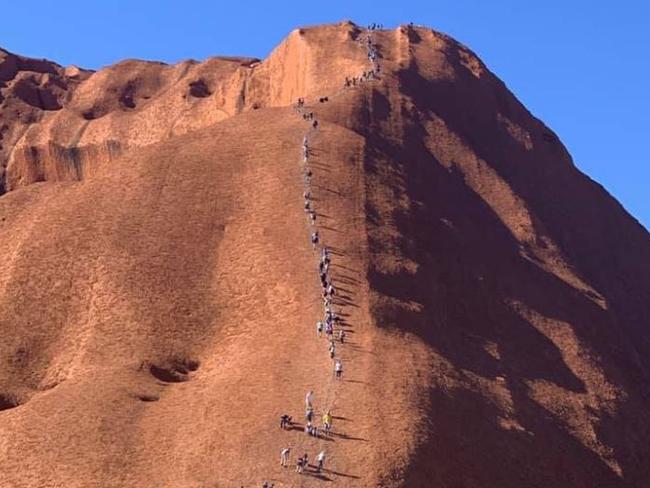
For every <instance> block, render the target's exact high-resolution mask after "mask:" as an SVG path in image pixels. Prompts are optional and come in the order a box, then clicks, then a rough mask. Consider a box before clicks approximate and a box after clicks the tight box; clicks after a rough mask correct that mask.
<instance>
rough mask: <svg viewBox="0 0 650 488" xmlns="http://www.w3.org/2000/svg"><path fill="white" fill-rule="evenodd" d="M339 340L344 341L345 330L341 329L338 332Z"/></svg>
mask: <svg viewBox="0 0 650 488" xmlns="http://www.w3.org/2000/svg"><path fill="white" fill-rule="evenodd" d="M339 341H341V344H343V343H344V342H345V331H344V330H343V329H341V331H340V332H339Z"/></svg>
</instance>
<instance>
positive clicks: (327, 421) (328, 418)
mask: <svg viewBox="0 0 650 488" xmlns="http://www.w3.org/2000/svg"><path fill="white" fill-rule="evenodd" d="M323 429H324V430H325V434H327V435H329V433H330V431H331V430H332V414H331V413H330V411H329V410H328V411H327V412H325V415H323Z"/></svg>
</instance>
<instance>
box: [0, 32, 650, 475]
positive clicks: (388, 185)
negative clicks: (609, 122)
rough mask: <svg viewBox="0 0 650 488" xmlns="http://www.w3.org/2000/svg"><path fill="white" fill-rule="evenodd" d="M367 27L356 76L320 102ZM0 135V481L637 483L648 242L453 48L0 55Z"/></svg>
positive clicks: (379, 36) (432, 35)
mask: <svg viewBox="0 0 650 488" xmlns="http://www.w3.org/2000/svg"><path fill="white" fill-rule="evenodd" d="M368 38H370V39H371V44H372V45H374V46H376V50H377V53H378V60H377V64H378V66H379V67H380V71H379V73H378V78H377V79H371V80H365V81H363V82H355V83H354V85H352V86H350V87H344V80H345V78H346V77H354V76H359V75H361V74H362V73H363V72H364V71H368V70H370V69H371V68H370V66H371V65H370V64H369V61H368V56H367V55H368V49H367V39H368ZM325 96H326V97H327V101H323V102H319V98H322V97H325ZM298 97H304V98H305V100H306V108H305V111H306V112H313V113H314V117H315V119H316V120H317V121H318V127H317V128H316V129H315V130H312V131H311V132H309V134H310V135H309V159H308V164H309V168H311V170H312V171H313V177H312V184H311V190H312V193H313V197H314V205H315V208H316V210H317V212H318V217H317V228H318V230H319V233H320V236H321V239H322V241H323V242H324V243H325V244H327V245H328V246H329V247H330V248H331V250H332V266H331V268H330V270H331V275H332V278H333V281H334V283H335V285H337V288H338V293H337V295H336V296H335V300H334V303H335V310H337V311H338V312H339V313H340V315H341V317H342V318H343V323H341V324H339V327H341V328H344V329H345V330H346V331H348V341H347V342H346V343H345V344H337V356H338V357H340V358H341V359H342V361H343V364H344V377H343V380H335V379H334V378H333V375H332V360H331V359H330V357H329V355H328V354H327V341H326V339H324V338H318V337H317V336H316V332H315V330H314V329H315V322H316V321H317V320H319V319H322V314H323V306H322V300H321V290H320V286H319V282H318V278H317V275H316V273H317V264H318V257H317V253H316V252H315V251H314V250H313V249H312V246H311V244H310V242H309V232H310V231H309V224H308V220H307V218H306V216H305V213H304V212H303V200H302V193H303V191H304V189H305V188H304V181H303V170H304V165H303V157H302V153H301V145H302V141H303V137H304V136H305V134H306V133H307V131H308V130H309V127H311V124H312V121H311V120H310V121H305V120H303V118H302V117H301V116H300V114H299V113H297V111H296V110H295V109H294V108H293V107H292V106H291V105H292V104H293V103H294V102H295V101H296V99H297V98H298ZM0 117H1V119H0V145H1V148H0V163H1V165H2V168H3V175H2V179H1V180H2V190H3V192H4V194H3V195H2V196H1V197H0V249H2V251H3V259H2V261H1V262H0V263H1V264H0V327H1V330H2V338H1V339H0V360H2V362H3V365H4V367H3V368H2V369H0V410H1V411H0V439H2V440H1V442H0V446H1V448H0V459H1V464H2V467H3V468H2V470H0V485H1V486H17V487H18V486H20V487H49V486H51V487H54V486H66V487H91V486H92V487H94V486H106V487H112V486H115V487H125V486H129V487H130V486H133V487H136V486H137V487H149V486H151V487H154V486H155V487H160V486H165V487H217V486H242V485H243V486H261V484H262V482H263V481H264V480H269V481H271V482H274V483H275V485H276V486H278V487H279V486H320V484H321V482H322V481H327V480H330V481H333V482H335V483H336V484H337V485H340V486H359V487H375V486H383V487H432V486H436V487H449V488H452V487H454V488H458V487H463V488H479V487H480V488H486V487H495V488H497V487H499V488H504V487H512V488H515V487H516V488H521V487H523V486H526V487H528V486H530V487H533V486H539V487H645V486H647V483H648V482H649V480H650V447H649V444H648V439H649V438H650V330H649V327H650V325H649V320H650V238H649V235H648V232H647V231H646V230H645V229H644V228H643V227H642V226H641V225H640V224H639V223H638V222H636V221H635V220H634V219H633V218H632V217H631V216H630V215H629V214H627V213H626V212H625V210H624V209H623V208H622V207H621V206H620V205H619V204H618V203H617V202H616V201H615V200H614V199H613V198H611V197H610V196H609V195H608V194H607V193H606V191H605V190H604V189H603V188H602V187H600V186H599V185H598V184H596V183H594V182H593V181H591V180H590V179H589V178H588V177H586V176H585V175H583V174H582V173H580V171H579V170H577V169H576V167H575V166H574V165H573V163H572V161H571V158H570V156H569V154H568V153H567V152H566V150H565V149H564V147H563V146H562V144H561V142H560V141H559V139H558V137H557V136H556V135H555V134H554V133H553V132H552V131H551V130H550V129H549V128H547V127H546V126H545V125H544V124H543V123H542V122H540V121H539V120H537V119H535V118H534V117H533V116H532V115H531V114H530V113H529V112H528V111H527V110H526V109H525V107H523V106H522V105H521V103H519V102H518V101H517V99H516V98H515V97H514V96H513V95H512V94H511V93H510V92H509V91H508V90H507V88H506V87H505V85H504V84H503V83H502V82H501V81H499V80H498V79H497V78H496V77H495V76H494V75H493V74H492V73H490V71H489V70H488V69H487V68H486V67H485V65H484V64H483V63H482V62H481V61H480V60H479V59H478V58H477V57H476V56H475V55H474V54H473V53H472V52H471V51H470V50H468V49H467V48H466V47H464V46H462V45H460V44H459V43H457V42H456V41H454V40H452V39H450V38H448V37H446V36H444V35H442V34H440V33H437V32H435V31H432V30H430V29H426V28H420V27H410V26H403V27H399V28H397V29H395V30H390V31H388V30H381V31H370V32H367V31H365V30H363V29H360V28H359V27H357V26H355V25H354V24H352V23H349V22H344V23H341V24H338V25H329V26H320V27H314V28H305V29H299V30H295V31H294V32H292V33H291V34H290V35H289V36H288V37H287V39H286V40H285V41H284V42H283V43H282V44H280V45H279V46H278V47H277V48H276V49H275V50H274V51H273V53H272V54H271V55H270V56H269V57H268V59H266V60H263V61H259V60H254V59H246V58H237V59H234V58H212V59H209V60H207V61H205V62H202V63H198V62H194V61H186V62H182V63H179V64H177V65H174V66H169V65H165V64H161V63H153V62H143V61H124V62H121V63H119V64H117V65H115V66H111V67H108V68H104V69H102V70H100V71H97V72H89V71H85V70H83V69H79V68H76V67H69V68H62V67H60V66H58V65H56V64H54V63H50V62H47V61H37V60H32V59H26V58H21V57H19V56H16V55H13V54H10V53H7V52H5V51H0ZM308 390H313V391H314V406H315V410H316V417H317V420H318V421H320V416H321V415H322V414H323V412H324V410H326V409H328V408H329V409H331V410H332V413H333V415H334V429H333V430H334V434H333V435H332V436H331V437H329V438H326V439H317V438H314V437H310V436H307V435H306V434H304V433H303V432H302V426H303V425H304V422H303V411H304V410H303V409H304V396H305V393H306V392H307V391H308ZM282 413H288V414H290V415H293V417H294V420H297V422H298V423H297V424H296V426H295V427H294V430H285V431H283V430H280V429H279V428H278V418H279V416H280V415H281V414H282ZM287 446H289V447H292V448H293V450H292V457H291V461H292V463H291V464H292V465H291V467H290V468H289V469H283V468H281V467H280V466H279V463H278V458H279V453H280V450H281V449H282V448H283V447H287ZM323 449H324V450H325V452H326V454H327V460H326V463H325V468H327V469H326V470H325V471H323V472H322V473H320V474H318V473H314V472H313V470H311V469H310V471H309V473H307V474H303V475H299V474H296V473H294V470H293V462H295V459H296V458H297V456H298V455H301V454H302V453H304V452H307V453H309V455H310V458H311V459H312V462H313V461H314V460H315V455H316V454H317V452H319V451H320V450H323Z"/></svg>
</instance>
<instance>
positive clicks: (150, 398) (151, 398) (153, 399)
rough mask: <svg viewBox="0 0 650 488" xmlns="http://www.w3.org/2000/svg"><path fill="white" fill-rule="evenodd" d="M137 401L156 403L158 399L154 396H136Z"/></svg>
mask: <svg viewBox="0 0 650 488" xmlns="http://www.w3.org/2000/svg"><path fill="white" fill-rule="evenodd" d="M138 400H140V401H143V402H157V401H158V400H160V397H158V396H156V395H144V394H143V395H138Z"/></svg>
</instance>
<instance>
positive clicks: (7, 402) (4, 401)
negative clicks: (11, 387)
mask: <svg viewBox="0 0 650 488" xmlns="http://www.w3.org/2000/svg"><path fill="white" fill-rule="evenodd" d="M19 405H20V403H19V402H18V400H17V399H16V398H15V397H13V396H12V395H7V394H4V393H0V411H2V410H9V409H11V408H16V407H17V406H19Z"/></svg>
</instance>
